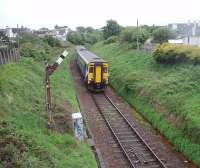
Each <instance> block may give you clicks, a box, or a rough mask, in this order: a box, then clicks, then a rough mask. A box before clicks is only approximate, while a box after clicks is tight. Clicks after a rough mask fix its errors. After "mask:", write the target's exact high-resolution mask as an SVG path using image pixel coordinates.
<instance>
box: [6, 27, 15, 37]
mask: <svg viewBox="0 0 200 168" xmlns="http://www.w3.org/2000/svg"><path fill="white" fill-rule="evenodd" d="M5 32H6V35H7V36H8V37H9V38H15V37H17V33H14V32H13V29H12V28H9V27H6V30H5Z"/></svg>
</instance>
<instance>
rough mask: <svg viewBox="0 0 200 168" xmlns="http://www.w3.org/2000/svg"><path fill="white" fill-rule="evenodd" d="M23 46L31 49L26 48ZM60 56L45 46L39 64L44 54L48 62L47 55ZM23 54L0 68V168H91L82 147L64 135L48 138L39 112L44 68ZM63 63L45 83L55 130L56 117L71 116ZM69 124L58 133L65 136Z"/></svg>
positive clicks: (42, 112)
mask: <svg viewBox="0 0 200 168" xmlns="http://www.w3.org/2000/svg"><path fill="white" fill-rule="evenodd" d="M36 43H37V42H36ZM41 44H42V45H43V44H44V43H43V42H41ZM28 45H29V46H28V47H29V48H31V47H32V46H31V45H30V42H29V44H28ZM42 45H40V48H42V47H43V46H42ZM62 50H63V49H61V48H51V47H50V46H48V47H47V49H46V48H45V49H44V48H42V51H43V55H42V56H40V58H42V57H44V54H45V56H48V58H52V60H53V59H55V58H53V57H52V55H53V54H58V53H60V52H61V51H62ZM35 51H38V50H35ZM35 51H33V52H35ZM25 52H26V54H27V55H26V57H27V58H26V57H23V58H22V59H21V60H20V62H18V63H11V64H7V65H4V66H1V67H0V102H1V103H0V116H1V120H0V165H1V166H2V167H24V168H25V167H33V168H36V167H37V168H39V167H42V168H43V167H49V168H51V167H52V168H54V167H55V168H62V167H63V168H66V167H76V168H77V167H80V168H82V167H87V168H88V167H91V168H93V167H97V166H96V162H95V158H94V156H93V153H92V152H91V150H90V147H89V146H88V145H87V143H85V142H83V143H79V142H77V141H76V140H75V139H74V137H73V136H72V135H70V134H69V133H66V132H65V133H59V131H58V132H54V133H52V134H48V132H47V115H46V112H45V108H44V86H43V80H44V79H43V77H44V72H43V68H44V66H43V63H42V61H38V59H35V58H34V57H28V54H29V51H27V50H25ZM31 52H32V51H31ZM52 52H54V53H52ZM37 54H41V52H39V53H37ZM55 56H56V55H55ZM69 59H70V58H68V59H66V60H65V61H64V62H63V64H62V65H61V66H60V67H59V68H58V70H57V71H56V73H55V74H53V76H52V77H51V83H52V91H53V93H52V95H53V102H54V115H55V119H58V120H57V121H58V124H57V127H58V128H59V118H60V117H64V118H66V116H68V117H70V116H71V112H74V111H77V102H76V98H75V90H74V87H73V82H72V79H71V76H70V72H69ZM39 60H40V59H39ZM57 121H56V122H57ZM70 124H71V123H69V122H66V123H64V124H63V125H62V126H61V127H62V128H61V129H64V130H65V131H67V132H71V130H70V126H71V125H70ZM63 127H65V128H63ZM1 166H0V167H1Z"/></svg>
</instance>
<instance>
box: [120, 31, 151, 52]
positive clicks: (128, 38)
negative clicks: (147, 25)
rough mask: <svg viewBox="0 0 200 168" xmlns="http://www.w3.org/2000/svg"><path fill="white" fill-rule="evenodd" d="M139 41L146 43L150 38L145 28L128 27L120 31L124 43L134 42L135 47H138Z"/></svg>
mask: <svg viewBox="0 0 200 168" xmlns="http://www.w3.org/2000/svg"><path fill="white" fill-rule="evenodd" d="M137 37H138V42H139V44H140V45H142V44H144V42H145V41H146V40H147V39H148V38H149V33H148V32H147V31H146V30H145V29H143V28H140V29H137V28H136V27H126V28H125V29H123V30H122V32H121V33H120V41H121V42H122V43H133V45H132V46H133V48H136V46H137V45H136V43H137Z"/></svg>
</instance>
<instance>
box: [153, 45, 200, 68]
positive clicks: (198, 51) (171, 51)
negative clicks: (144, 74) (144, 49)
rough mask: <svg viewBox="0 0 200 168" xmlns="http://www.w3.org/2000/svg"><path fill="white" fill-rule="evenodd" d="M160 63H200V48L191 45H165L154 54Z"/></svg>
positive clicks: (160, 46)
mask: <svg viewBox="0 0 200 168" xmlns="http://www.w3.org/2000/svg"><path fill="white" fill-rule="evenodd" d="M153 56H154V58H155V60H156V61H157V62H158V63H165V64H174V63H179V62H191V63H198V64H199V63H200V48H198V47H193V46H189V45H180V44H169V43H163V44H161V45H159V46H158V47H157V48H156V49H155V50H154V52H153Z"/></svg>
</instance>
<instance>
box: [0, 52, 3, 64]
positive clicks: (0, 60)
mask: <svg viewBox="0 0 200 168" xmlns="http://www.w3.org/2000/svg"><path fill="white" fill-rule="evenodd" d="M1 64H3V56H2V53H1V50H0V65H1Z"/></svg>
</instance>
